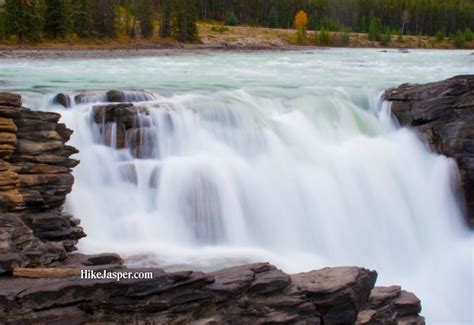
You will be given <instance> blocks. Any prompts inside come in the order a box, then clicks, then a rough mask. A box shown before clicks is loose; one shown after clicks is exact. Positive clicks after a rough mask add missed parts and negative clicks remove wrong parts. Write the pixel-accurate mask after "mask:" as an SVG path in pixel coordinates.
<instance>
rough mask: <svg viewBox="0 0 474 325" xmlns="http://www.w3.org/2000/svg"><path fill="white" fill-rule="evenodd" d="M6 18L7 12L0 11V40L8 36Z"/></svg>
mask: <svg viewBox="0 0 474 325" xmlns="http://www.w3.org/2000/svg"><path fill="white" fill-rule="evenodd" d="M6 27H7V26H6V19H5V14H4V13H3V12H0V40H3V39H5V38H6V37H7V28H6Z"/></svg>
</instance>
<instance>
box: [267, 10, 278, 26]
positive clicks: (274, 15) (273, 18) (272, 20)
mask: <svg viewBox="0 0 474 325" xmlns="http://www.w3.org/2000/svg"><path fill="white" fill-rule="evenodd" d="M267 26H268V27H269V28H277V27H278V12H277V11H276V9H275V7H272V9H271V10H270V14H269V15H268V23H267Z"/></svg>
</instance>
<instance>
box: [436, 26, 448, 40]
mask: <svg viewBox="0 0 474 325" xmlns="http://www.w3.org/2000/svg"><path fill="white" fill-rule="evenodd" d="M445 37H446V31H445V30H444V29H442V30H440V31H439V32H437V33H436V40H437V41H438V42H441V41H442V40H444V38H445Z"/></svg>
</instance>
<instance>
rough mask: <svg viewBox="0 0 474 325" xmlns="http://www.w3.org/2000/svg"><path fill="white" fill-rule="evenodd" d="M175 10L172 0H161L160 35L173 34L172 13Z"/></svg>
mask: <svg viewBox="0 0 474 325" xmlns="http://www.w3.org/2000/svg"><path fill="white" fill-rule="evenodd" d="M172 10H173V3H172V0H161V1H160V37H161V38H166V37H170V36H171V15H172Z"/></svg>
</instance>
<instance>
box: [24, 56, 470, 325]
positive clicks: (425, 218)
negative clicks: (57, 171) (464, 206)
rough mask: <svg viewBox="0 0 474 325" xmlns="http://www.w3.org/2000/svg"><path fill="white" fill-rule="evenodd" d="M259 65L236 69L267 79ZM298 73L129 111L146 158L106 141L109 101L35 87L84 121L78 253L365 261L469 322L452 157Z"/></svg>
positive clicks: (73, 119) (434, 317)
mask: <svg viewBox="0 0 474 325" xmlns="http://www.w3.org/2000/svg"><path fill="white" fill-rule="evenodd" d="M224 58H226V59H223V60H224V61H226V60H227V57H224ZM251 59H252V58H251V57H249V60H251ZM363 59H364V58H362V60H363ZM176 60H177V61H179V60H184V59H182V58H179V59H176ZM212 60H215V58H210V59H209V61H212ZM285 60H286V61H285ZM285 60H283V61H278V60H277V62H276V63H275V62H274V61H269V62H270V63H268V64H269V65H271V66H273V67H274V66H279V65H286V64H289V63H288V62H290V63H293V65H290V66H292V67H296V69H298V60H300V59H299V56H296V55H295V59H293V57H291V56H288V58H287V59H285ZM292 60H295V61H297V62H291V61H292ZM323 61H324V60H323ZM144 62H148V61H144ZM189 62H191V63H189V64H193V63H192V62H193V61H192V60H191V59H189ZM199 62H201V63H202V62H207V61H205V60H204V61H203V60H201V61H199ZM226 62H227V61H226ZM323 63H324V62H323ZM104 64H106V63H104ZM186 64H188V63H186ZM226 64H228V62H227V63H226ZM318 64H319V63H318ZM358 64H359V63H357V65H358ZM406 64H407V66H410V67H413V65H412V64H408V63H406ZM376 66H377V68H376V70H377V69H381V66H382V64H380V65H376ZM225 67H227V65H225ZM265 67H266V66H265V65H263V67H262V68H261V69H260V70H259V69H256V70H255V71H251V72H250V71H244V70H242V71H244V72H242V75H243V76H239V77H240V78H242V79H244V80H245V78H250V77H249V76H248V74H251V75H252V78H253V80H260V79H259V78H261V79H262V80H263V79H264V78H267V75H271V72H268V73H267V74H266V72H265ZM315 67H316V68H317V69H323V68H321V67H319V66H318V65H317V64H316V65H315ZM344 67H345V68H347V69H348V70H350V69H349V68H348V67H347V66H344ZM166 68H167V69H171V68H170V66H167V67H166ZM313 68H314V67H313V66H312V65H309V67H308V68H305V69H304V71H300V75H301V76H302V78H304V77H305V76H307V75H308V74H306V73H305V72H307V71H306V70H307V69H313ZM316 68H314V69H316ZM402 68H403V69H408V68H406V67H404V66H402ZM150 69H153V68H150ZM176 69H178V68H176ZM179 69H183V68H182V67H181V66H180V67H179ZM179 69H178V70H179ZM195 69H199V67H197V66H196V67H195ZM209 69H210V70H209V71H210V73H213V71H214V70H212V69H211V68H209ZM365 69H369V68H368V67H367V68H365ZM171 70H173V69H171ZM458 70H459V71H461V72H462V69H458ZM458 70H456V69H454V68H453V71H458ZM166 71H168V70H166V69H164V70H163V73H164V76H163V78H167V76H166ZM179 71H181V70H179ZM344 71H346V70H344ZM380 71H382V70H380ZM259 72H261V73H262V76H260V75H257V74H258V73H259ZM381 73H382V72H381ZM384 73H387V72H386V71H385V70H384ZM373 75H378V70H377V71H376V72H374V73H373ZM278 76H279V77H280V78H282V76H289V74H284V73H283V72H280V74H278ZM337 76H339V75H337ZM179 78H180V75H178V77H176V79H179ZM308 78H309V77H308ZM325 78H326V79H324V78H323V79H324V80H326V81H328V80H329V81H328V82H333V81H334V80H335V79H337V78H336V77H335V78H332V77H329V76H327V77H325ZM386 78H387V79H389V78H390V77H388V74H387V77H386ZM304 80H305V81H304V82H303V83H302V84H298V85H297V86H289V84H288V83H287V82H286V81H284V82H283V81H282V82H281V84H279V85H275V83H278V82H276V81H274V80H270V79H269V80H266V79H265V81H261V84H260V85H259V86H255V87H247V88H246V87H243V86H242V85H240V86H239V87H234V86H233V87H229V88H230V89H227V90H226V89H224V90H223V89H220V88H225V87H214V86H212V87H210V88H209V87H208V86H206V87H207V88H206V87H204V86H203V85H202V84H199V85H197V86H196V89H200V87H203V88H206V90H205V91H202V90H201V91H198V90H196V91H187V90H186V89H184V90H183V91H181V92H176V93H175V94H170V93H169V92H168V91H164V90H163V91H161V92H157V93H155V94H154V95H153V96H152V97H149V98H145V99H151V101H148V102H142V103H138V104H136V105H138V106H143V107H145V108H146V109H147V111H148V112H149V114H148V115H146V116H145V115H143V116H142V118H141V119H140V123H142V126H146V128H144V129H143V130H144V131H143V132H144V133H143V134H141V135H140V138H141V139H144V141H142V142H141V146H140V148H139V149H138V150H139V152H140V156H141V157H144V158H143V159H136V158H134V155H133V154H134V153H133V152H132V151H131V150H129V149H121V150H117V149H114V148H112V147H109V146H106V145H104V144H103V139H102V138H101V136H100V132H99V130H100V126H97V125H94V123H92V122H91V110H92V106H93V105H94V103H93V102H94V101H101V100H103V96H102V97H101V95H100V94H99V95H98V96H97V97H94V98H93V99H90V100H89V101H88V102H87V103H85V104H81V105H77V106H75V107H73V108H72V109H69V110H62V109H59V108H58V107H52V106H51V105H50V104H49V102H50V100H49V99H45V98H46V97H38V96H30V97H29V99H27V100H26V103H27V104H29V105H31V106H36V107H37V108H38V107H39V108H41V107H44V108H46V109H48V110H60V112H61V114H62V115H63V121H64V122H65V123H66V124H67V125H68V127H70V128H72V129H74V130H75V133H74V135H73V138H72V140H71V144H72V145H74V146H76V147H77V148H79V149H80V154H79V155H78V157H77V158H79V159H80V160H81V164H80V165H79V166H78V167H76V169H75V171H74V174H75V177H76V181H75V185H74V189H73V192H72V193H71V194H70V195H69V197H68V202H67V209H68V210H70V212H72V213H73V214H74V215H75V216H76V217H78V218H80V219H82V225H83V226H84V228H85V231H86V233H87V234H88V237H87V238H84V239H82V240H81V242H80V248H81V250H83V251H85V252H103V251H116V252H119V253H121V254H123V255H124V256H127V257H128V261H129V263H132V264H142V265H143V264H148V265H150V264H154V265H159V266H162V267H166V268H169V269H183V268H186V269H190V268H200V269H204V270H208V269H216V268H220V267H224V266H229V265H234V264H242V263H245V262H252V261H270V262H272V263H274V264H276V265H277V266H279V267H281V268H283V269H284V270H286V271H288V272H299V271H305V270H309V269H316V268H321V267H325V266H336V265H357V266H364V267H367V268H372V269H376V270H377V271H378V273H379V280H378V284H379V285H391V284H401V285H402V286H403V287H404V288H405V289H407V290H410V291H413V292H415V293H416V294H417V295H418V296H419V297H420V298H421V300H422V304H423V307H424V310H423V314H424V315H425V316H427V320H428V323H441V322H445V323H448V322H449V323H472V321H473V315H472V311H471V309H472V306H473V305H474V303H473V292H474V283H473V281H474V276H473V269H474V257H473V243H474V240H473V235H472V233H470V232H469V231H468V230H467V228H466V227H465V225H464V223H463V222H464V221H463V216H462V213H461V209H460V206H459V202H458V200H457V198H456V195H455V192H456V188H457V186H458V184H457V181H456V180H457V170H456V167H455V164H454V162H453V161H452V160H449V159H447V158H445V157H442V156H437V155H434V154H432V153H430V152H429V150H428V149H427V148H426V147H425V146H424V145H423V144H422V142H421V141H420V140H419V139H418V137H417V136H416V135H415V134H414V133H413V132H411V131H409V130H407V129H400V128H399V127H397V125H396V124H395V123H394V122H393V121H392V120H391V118H390V116H389V110H388V106H387V105H386V104H385V105H383V104H382V103H380V104H379V103H378V98H379V92H378V91H376V90H373V89H376V87H370V86H369V87H365V88H360V87H352V86H347V85H346V86H331V85H326V84H324V83H323V84H315V85H312V84H308V83H306V79H304ZM308 80H309V79H308ZM361 80H362V79H361ZM363 80H364V81H363V82H365V83H367V82H369V81H367V80H368V79H366V78H364V79H363ZM404 81H410V80H404ZM183 82H185V81H183ZM318 82H319V83H322V82H320V81H318ZM334 82H335V83H336V84H339V83H341V84H345V83H347V81H340V80H336V81H334ZM358 82H359V81H358V80H355V81H353V83H355V84H358ZM361 82H362V81H361ZM394 82H396V83H395V84H398V83H400V82H398V81H391V83H394ZM237 83H238V82H237ZM295 83H296V82H295ZM382 84H383V83H382ZM263 85H265V87H263ZM169 87H171V85H170V86H169ZM110 88H112V87H110ZM184 88H187V87H184ZM188 88H192V87H191V86H189V87H188ZM208 88H209V89H208ZM49 98H51V97H49ZM145 140H146V141H145ZM112 146H113V144H112ZM135 155H136V152H135Z"/></svg>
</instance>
